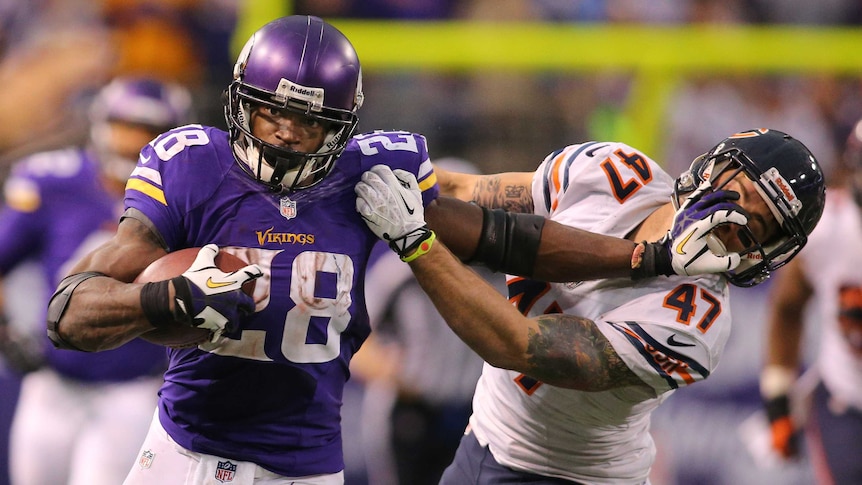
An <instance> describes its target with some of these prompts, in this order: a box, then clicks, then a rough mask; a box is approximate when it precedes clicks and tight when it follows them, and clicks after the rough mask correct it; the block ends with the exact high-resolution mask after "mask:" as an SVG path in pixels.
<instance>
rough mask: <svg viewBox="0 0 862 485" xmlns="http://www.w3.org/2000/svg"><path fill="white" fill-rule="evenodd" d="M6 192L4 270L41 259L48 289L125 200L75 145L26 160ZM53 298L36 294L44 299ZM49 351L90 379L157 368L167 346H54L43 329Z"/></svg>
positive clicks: (0, 226)
mask: <svg viewBox="0 0 862 485" xmlns="http://www.w3.org/2000/svg"><path fill="white" fill-rule="evenodd" d="M4 193H5V199H6V205H5V207H4V208H3V209H2V212H0V274H6V273H8V272H9V271H10V270H11V269H13V268H14V267H15V266H16V265H17V264H18V263H20V262H22V261H25V260H28V259H29V260H35V261H38V262H39V263H40V265H41V267H42V270H43V273H44V278H45V282H46V285H45V287H46V288H48V289H49V291H53V289H54V288H56V287H57V284H58V283H59V282H60V280H61V279H62V278H63V277H64V276H65V274H66V272H67V270H68V267H69V265H70V264H72V263H73V262H74V261H76V260H77V258H78V257H79V256H81V255H83V254H84V253H85V252H87V251H89V250H90V249H93V248H94V246H95V245H96V244H97V243H98V242H101V241H103V240H105V239H107V238H108V237H110V235H112V234H113V233H114V232H115V231H116V227H117V215H118V209H119V206H120V201H119V200H118V199H117V198H116V197H113V196H111V195H110V194H108V193H107V192H106V191H105V188H104V187H103V186H102V184H101V183H100V182H99V168H98V165H97V162H96V161H95V160H94V159H93V158H92V157H91V155H90V154H89V153H88V152H86V151H83V150H80V149H73V148H70V149H65V150H57V151H52V152H45V153H40V154H36V155H32V156H30V157H28V158H26V159H24V160H21V161H20V162H19V163H17V164H16V165H15V166H14V168H13V170H12V174H11V176H10V177H9V179H8V180H7V181H6V185H5V188H4ZM49 297H50V294H46V295H39V296H38V298H39V299H40V300H41V301H42V302H44V304H45V305H47V301H48V298H49ZM46 310H47V308H46ZM45 351H46V354H47V361H48V364H49V365H51V366H52V367H53V368H54V369H55V370H57V371H58V372H59V373H60V374H63V375H65V376H67V377H71V378H74V379H78V380H81V381H88V382H93V381H122V380H127V379H134V378H137V377H140V376H144V375H157V374H158V373H160V372H161V371H162V370H164V368H165V361H166V357H165V350H164V348H163V347H160V346H158V345H153V344H150V343H148V342H145V341H143V340H135V341H133V342H130V343H128V344H127V345H124V346H123V347H120V348H118V349H114V350H110V351H106V352H99V353H84V352H70V351H68V350H57V349H55V348H54V346H53V345H51V344H50V341H49V340H48V337H47V335H46V336H45Z"/></svg>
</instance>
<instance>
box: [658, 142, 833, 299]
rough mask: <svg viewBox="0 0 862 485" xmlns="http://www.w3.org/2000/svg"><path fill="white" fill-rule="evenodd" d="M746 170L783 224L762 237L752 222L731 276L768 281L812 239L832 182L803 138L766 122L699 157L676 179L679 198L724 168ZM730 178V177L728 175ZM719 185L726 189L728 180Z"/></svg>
mask: <svg viewBox="0 0 862 485" xmlns="http://www.w3.org/2000/svg"><path fill="white" fill-rule="evenodd" d="M724 172H730V173H732V174H733V176H736V174H739V173H744V174H745V175H746V176H747V177H748V178H749V179H750V180H752V181H753V182H754V187H755V189H756V190H757V192H758V193H759V194H760V196H761V198H762V199H763V201H764V202H765V203H766V205H767V207H769V210H770V211H771V212H772V214H773V216H775V219H776V220H777V221H778V223H779V224H780V226H781V234H780V235H779V236H778V237H776V238H775V239H774V240H771V241H758V240H757V239H756V238H755V237H754V235H753V234H752V232H751V231H750V230H749V229H748V226H745V227H743V228H742V231H741V234H740V239H742V238H746V239H749V241H748V242H749V243H750V244H749V245H748V248H747V249H746V250H745V251H743V252H741V253H740V255H741V256H742V262H741V263H740V264H739V266H737V267H736V268H735V269H734V270H732V271H728V272H727V273H726V276H727V277H728V279H729V281H730V282H731V283H733V284H734V285H736V286H742V287H748V286H754V285H757V284H759V283H762V282H763V281H765V280H766V279H767V278H769V275H770V273H771V272H772V271H774V270H775V269H777V268H779V267H781V266H783V265H785V264H787V263H788V262H790V260H791V259H793V257H794V256H796V255H797V254H798V253H799V251H801V250H802V248H803V247H804V246H805V244H806V243H807V242H808V235H809V234H811V231H813V230H814V227H815V226H816V225H817V222H818V221H819V220H820V216H821V215H822V214H823V207H824V205H825V203H826V184H825V180H824V177H823V172H822V170H821V169H820V165H819V164H818V163H817V160H816V159H815V158H814V155H812V153H811V152H810V151H809V150H808V148H806V147H805V145H803V144H802V143H801V142H800V141H799V140H797V139H795V138H793V137H791V136H790V135H788V134H786V133H782V132H780V131H778V130H769V129H765V128H761V129H756V130H748V131H743V132H740V133H736V134H733V135H731V136H729V137H727V138H725V139H724V140H722V141H721V142H719V144H718V145H716V146H715V147H713V148H712V149H711V150H710V151H708V152H707V153H704V154H703V155H701V156H699V157H697V158H696V159H695V160H694V162H692V164H691V168H689V170H688V171H686V172H684V173H683V174H682V175H681V176H680V177H679V178H678V179H677V181H676V187H675V189H674V194H675V197H674V199H673V200H674V202H677V201H678V199H679V197H680V195H681V194H685V193H689V192H692V191H693V190H695V189H696V188H697V187H698V186H699V185H700V184H701V182H704V181H706V180H715V179H717V177H718V176H719V174H721V173H724ZM728 180H729V179H728ZM726 183H727V181H725V182H724V183H723V184H722V185H720V186H713V187H712V189H713V190H721V189H722V188H723V186H724V184H726Z"/></svg>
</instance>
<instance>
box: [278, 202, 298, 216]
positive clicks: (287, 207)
mask: <svg viewBox="0 0 862 485" xmlns="http://www.w3.org/2000/svg"><path fill="white" fill-rule="evenodd" d="M278 209H279V212H281V215H282V216H284V218H285V219H293V218H294V217H296V201H295V200H290V198H289V197H282V198H281V200H280V201H278Z"/></svg>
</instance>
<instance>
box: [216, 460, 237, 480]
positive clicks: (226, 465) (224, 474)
mask: <svg viewBox="0 0 862 485" xmlns="http://www.w3.org/2000/svg"><path fill="white" fill-rule="evenodd" d="M235 475H236V465H235V464H233V463H231V462H229V461H220V462H218V465H216V472H215V479H216V480H218V481H220V482H222V483H224V482H232V481H233V477H234V476H235Z"/></svg>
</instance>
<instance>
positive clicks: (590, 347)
mask: <svg viewBox="0 0 862 485" xmlns="http://www.w3.org/2000/svg"><path fill="white" fill-rule="evenodd" d="M402 184H403V185H402ZM356 192H357V195H358V198H357V210H358V211H359V213H360V214H361V215H362V216H363V218H365V220H366V222H367V224H368V226H369V228H371V230H372V231H374V232H375V234H377V235H378V236H379V237H381V238H382V239H384V240H388V241H390V246H391V247H392V248H393V249H394V250H395V251H396V252H397V253H398V254H399V256H401V258H402V260H404V261H407V262H409V264H410V266H411V269H412V270H413V272H414V274H415V275H416V278H417V280H418V281H419V283H420V285H421V286H422V288H423V289H424V290H425V292H426V293H427V294H428V296H429V297H430V299H431V301H432V302H433V303H434V305H435V306H436V307H437V309H438V311H439V312H440V314H441V316H442V317H443V318H444V319H445V320H446V322H447V323H448V324H449V326H450V327H451V328H452V330H453V331H454V332H455V333H456V334H457V335H458V336H459V337H460V338H461V339H462V340H463V341H464V342H465V343H467V344H468V345H469V346H470V347H471V348H472V349H473V350H474V351H475V352H476V353H478V354H479V355H480V356H481V357H482V358H483V359H484V360H485V361H486V362H488V363H489V364H491V365H494V366H496V367H502V368H506V369H511V370H515V371H517V372H522V373H524V374H527V375H529V376H531V377H534V378H536V379H540V380H542V381H543V382H546V383H549V384H553V385H556V386H561V387H567V388H572V389H581V390H586V391H600V390H607V389H613V388H617V387H624V386H632V385H643V386H645V385H646V384H644V383H643V382H642V381H641V380H640V379H639V378H638V377H637V376H636V375H635V374H634V373H633V372H632V371H631V370H630V369H629V368H628V367H627V366H626V365H625V364H624V363H623V361H622V360H621V359H620V357H619V356H618V355H617V353H616V352H615V351H614V349H613V347H612V346H611V344H610V343H609V342H608V341H607V339H606V338H605V337H604V336H603V335H602V334H601V332H600V331H599V330H598V328H597V327H596V326H595V324H594V323H593V322H592V321H590V320H588V319H584V318H578V317H574V316H571V315H561V314H556V315H543V316H541V317H538V318H536V319H529V318H527V317H525V316H523V315H522V314H520V313H519V312H518V311H517V310H516V309H515V308H514V307H513V306H512V305H510V304H509V303H508V302H507V301H506V299H505V298H503V297H502V296H501V295H500V294H499V293H498V292H497V290H495V289H494V288H493V287H491V286H490V285H489V284H488V283H487V282H485V281H484V280H483V279H482V278H481V277H479V276H478V275H477V274H476V273H475V272H473V271H472V270H471V269H470V268H468V267H466V266H464V265H463V264H462V263H461V262H460V261H458V260H457V259H456V258H455V257H454V256H453V255H452V253H450V252H449V251H448V249H447V248H446V247H445V246H444V245H443V244H441V242H439V241H436V239H435V237H434V235H433V233H430V232H429V233H427V234H426V235H425V236H424V238H420V239H421V241H420V242H419V243H418V244H410V245H407V244H402V243H400V242H399V241H400V240H401V239H402V237H401V235H408V234H415V233H416V232H417V230H419V229H420V228H422V227H424V220H423V214H422V206H421V196H420V195H419V192H418V186H417V184H416V180H415V178H414V177H413V176H412V175H411V174H409V173H408V172H404V171H401V170H396V171H395V172H392V171H391V170H389V169H388V167H381V166H378V167H375V168H372V170H371V171H370V172H369V173H366V174H365V175H363V179H362V182H360V183H359V184H358V185H357V187H356ZM396 192H397V195H396ZM402 206H403V207H405V208H409V209H412V210H409V211H408V210H403V211H402V210H399V209H400V208H401V207H402ZM407 240H408V241H412V240H414V237H413V236H410V237H408V238H407ZM408 246H411V247H412V248H410V249H406V248H407V247H408Z"/></svg>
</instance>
